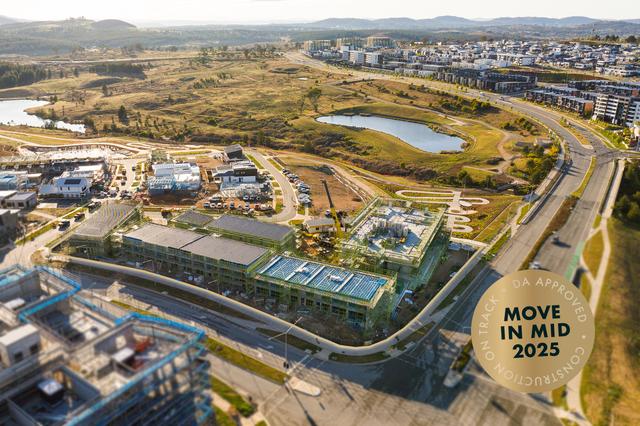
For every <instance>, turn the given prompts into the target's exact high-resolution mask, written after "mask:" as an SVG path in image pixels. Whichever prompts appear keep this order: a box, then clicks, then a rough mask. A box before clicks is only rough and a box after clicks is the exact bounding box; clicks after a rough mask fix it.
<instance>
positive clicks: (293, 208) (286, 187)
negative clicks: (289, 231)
mask: <svg viewBox="0 0 640 426" xmlns="http://www.w3.org/2000/svg"><path fill="white" fill-rule="evenodd" d="M250 154H251V155H252V156H253V157H254V158H255V159H256V160H258V161H259V162H260V164H261V165H262V166H263V167H264V168H265V169H267V171H268V172H269V173H271V175H272V176H273V177H274V178H275V179H276V182H278V184H279V185H280V189H282V198H283V203H282V211H281V212H280V213H277V214H274V215H273V216H271V217H266V218H264V219H263V220H264V221H265V222H288V221H290V220H291V219H293V218H295V217H296V215H297V214H298V200H297V198H296V191H295V189H293V186H292V185H291V182H289V180H288V179H287V177H286V176H285V175H283V174H282V173H281V172H280V170H278V169H277V168H276V167H275V166H274V165H273V164H271V162H269V160H268V159H266V158H265V157H264V155H262V154H261V153H259V152H258V151H256V150H252V151H250ZM274 196H275V195H274Z"/></svg>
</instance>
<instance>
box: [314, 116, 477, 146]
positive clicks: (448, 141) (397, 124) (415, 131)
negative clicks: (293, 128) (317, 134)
mask: <svg viewBox="0 0 640 426" xmlns="http://www.w3.org/2000/svg"><path fill="white" fill-rule="evenodd" d="M317 120H318V121H319V122H321V123H325V124H337V125H339V126H347V127H356V128H359V129H370V130H376V131H378V132H382V133H386V134H388V135H391V136H395V137H397V138H398V139H400V140H402V141H404V142H406V143H408V144H409V145H411V146H413V147H416V148H418V149H421V150H422V151H426V152H440V151H462V146H463V143H464V139H461V138H459V137H457V136H450V135H447V134H444V133H438V132H436V131H434V130H432V129H431V128H430V127H429V126H427V125H424V124H420V123H413V122H410V121H403V120H394V119H393V118H385V117H377V116H363V115H326V116H323V117H319V118H318V119H317Z"/></svg>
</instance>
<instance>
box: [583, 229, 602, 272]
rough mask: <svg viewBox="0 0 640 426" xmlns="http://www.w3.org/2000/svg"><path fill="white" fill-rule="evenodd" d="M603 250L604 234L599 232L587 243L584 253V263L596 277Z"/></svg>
mask: <svg viewBox="0 0 640 426" xmlns="http://www.w3.org/2000/svg"><path fill="white" fill-rule="evenodd" d="M602 250H604V239H603V237H602V232H600V231H598V232H596V233H595V234H594V235H593V237H591V238H590V239H589V240H588V241H587V243H586V244H585V246H584V251H583V252H582V257H583V259H584V262H585V263H586V264H587V267H588V268H589V271H591V274H592V275H593V276H594V277H595V276H596V275H597V274H598V269H599V267H600V259H601V258H602Z"/></svg>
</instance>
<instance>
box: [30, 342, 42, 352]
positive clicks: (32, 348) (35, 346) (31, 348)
mask: <svg viewBox="0 0 640 426" xmlns="http://www.w3.org/2000/svg"><path fill="white" fill-rule="evenodd" d="M39 349H40V345H38V344H37V343H36V344H33V345H31V346H30V347H29V352H31V355H35V354H36V353H37V352H38V350H39Z"/></svg>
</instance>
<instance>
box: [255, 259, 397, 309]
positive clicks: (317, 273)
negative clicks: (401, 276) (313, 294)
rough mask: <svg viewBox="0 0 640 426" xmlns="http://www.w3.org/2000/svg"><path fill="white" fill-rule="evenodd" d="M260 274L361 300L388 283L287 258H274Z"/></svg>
mask: <svg viewBox="0 0 640 426" xmlns="http://www.w3.org/2000/svg"><path fill="white" fill-rule="evenodd" d="M259 273H260V274H262V275H265V276H267V277H271V278H275V279H279V280H282V281H285V282H288V283H292V284H298V285H302V286H305V287H310V288H314V289H318V290H322V291H327V292H331V293H336V294H341V295H343V296H348V297H352V298H354V299H359V300H371V299H372V298H373V297H374V296H375V294H376V292H377V291H378V290H379V289H380V287H382V286H384V285H385V284H386V283H387V279H386V278H384V277H380V276H376V275H370V274H365V273H362V272H357V271H352V270H348V269H344V268H339V267H336V266H332V265H327V264H322V263H317V262H312V261H307V260H303V259H297V258H294V257H287V256H276V257H274V258H273V259H271V261H269V262H268V263H267V264H266V265H265V266H263V267H262V268H261V269H260V272H259Z"/></svg>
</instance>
